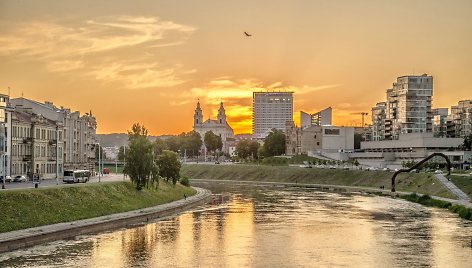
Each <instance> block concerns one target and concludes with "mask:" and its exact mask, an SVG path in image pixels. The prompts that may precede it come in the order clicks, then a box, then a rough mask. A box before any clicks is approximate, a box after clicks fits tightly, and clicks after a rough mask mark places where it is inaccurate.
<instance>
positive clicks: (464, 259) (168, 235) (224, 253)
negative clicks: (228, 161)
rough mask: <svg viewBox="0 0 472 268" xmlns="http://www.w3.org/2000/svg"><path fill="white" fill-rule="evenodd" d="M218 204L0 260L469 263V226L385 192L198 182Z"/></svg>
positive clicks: (64, 263)
mask: <svg viewBox="0 0 472 268" xmlns="http://www.w3.org/2000/svg"><path fill="white" fill-rule="evenodd" d="M198 186H202V187H206V188H209V189H210V190H212V192H213V193H222V194H221V195H215V196H214V200H213V202H212V203H213V204H209V205H206V206H204V207H200V208H196V209H194V210H192V211H188V212H186V213H182V214H180V215H177V216H175V217H169V218H165V219H161V220H158V221H155V222H152V223H147V224H143V225H139V226H135V227H131V228H127V229H121V230H114V231H110V232H107V233H100V234H94V235H86V236H80V237H76V238H75V239H71V240H62V241H56V242H53V243H49V244H46V245H40V246H36V247H32V248H28V249H24V250H17V251H13V252H8V253H4V254H1V255H0V267H470V265H471V263H472V248H471V245H470V244H471V238H472V223H471V222H469V221H465V220H462V219H460V218H459V217H457V216H456V215H455V214H452V213H450V212H448V211H447V210H443V209H437V208H428V207H424V206H421V205H419V204H415V203H410V202H407V201H403V200H398V199H392V198H388V197H379V196H366V195H362V194H339V193H330V192H319V191H313V190H310V189H303V188H266V187H255V186H252V185H233V184H229V183H227V184H218V185H214V184H200V185H198Z"/></svg>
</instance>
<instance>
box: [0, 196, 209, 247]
mask: <svg viewBox="0 0 472 268" xmlns="http://www.w3.org/2000/svg"><path fill="white" fill-rule="evenodd" d="M192 190H194V191H195V192H196V193H195V194H194V195H192V196H190V197H187V198H184V199H179V200H177V201H173V202H169V203H165V204H162V205H158V206H153V207H147V208H143V209H139V210H133V211H128V212H123V213H116V214H112V215H107V216H101V217H95V218H89V219H84V220H78V221H73V222H63V223H57V224H51V225H46V226H40V227H34V228H28V229H24V230H18V231H12V232H6V233H0V252H6V251H11V250H15V249H19V248H25V247H30V246H34V245H38V244H43V243H47V242H51V241H55V240H61V239H67V238H72V237H75V236H78V235H84V234H93V233H99V232H104V231H110V230H115V229H118V228H123V227H128V226H134V225H136V224H142V223H146V222H149V221H151V220H153V219H158V218H162V217H168V216H171V215H175V214H177V213H180V212H182V211H186V210H189V209H191V208H193V207H196V206H199V205H203V204H205V203H206V202H207V201H208V200H209V199H210V198H211V192H210V191H209V190H206V189H202V188H195V189H194V188H192Z"/></svg>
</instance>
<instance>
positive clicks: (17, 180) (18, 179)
mask: <svg viewBox="0 0 472 268" xmlns="http://www.w3.org/2000/svg"><path fill="white" fill-rule="evenodd" d="M13 181H14V182H26V181H27V180H26V177H25V176H23V175H17V176H15V178H14V179H13Z"/></svg>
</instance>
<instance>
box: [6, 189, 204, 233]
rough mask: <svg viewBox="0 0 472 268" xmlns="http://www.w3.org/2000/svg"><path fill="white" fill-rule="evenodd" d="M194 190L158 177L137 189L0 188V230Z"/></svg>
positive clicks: (146, 204) (115, 209)
mask: <svg viewBox="0 0 472 268" xmlns="http://www.w3.org/2000/svg"><path fill="white" fill-rule="evenodd" d="M184 193H185V194H186V195H187V196H190V195H194V194H195V193H196V191H195V190H194V189H192V188H189V187H184V186H182V185H180V184H177V185H175V186H173V185H172V184H168V183H166V182H163V181H161V183H160V184H159V188H158V189H143V190H141V191H137V190H136V189H135V187H134V186H133V185H132V184H131V183H129V182H116V183H100V184H98V183H94V184H84V185H80V186H79V185H74V186H69V187H68V186H62V187H51V188H39V189H21V190H9V191H1V192H0V200H1V201H0V202H1V210H0V232H8V231H12V230H19V229H25V228H30V227H35V226H41V225H48V224H54V223H59V222H69V221H74V220H80V219H86V218H93V217H98V216H103V215H109V214H114V213H119V212H125V211H131V210H136V209H141V208H145V207H151V206H156V205H160V204H164V203H168V202H171V201H175V200H178V199H182V198H183V195H184Z"/></svg>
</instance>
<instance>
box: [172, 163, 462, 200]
mask: <svg viewBox="0 0 472 268" xmlns="http://www.w3.org/2000/svg"><path fill="white" fill-rule="evenodd" d="M180 174H181V175H182V176H187V177H189V178H190V180H192V179H211V180H240V181H242V180H248V181H273V182H293V183H295V182H298V183H314V184H332V185H346V186H360V187H373V188H377V189H379V187H380V186H382V185H383V186H385V189H389V188H390V185H391V178H392V175H393V173H391V172H386V171H365V170H337V169H318V168H300V167H290V166H267V165H260V166H258V165H183V166H182V168H181V171H180ZM397 190H398V191H408V192H417V193H423V194H429V195H435V196H441V197H446V198H454V196H453V195H452V193H450V192H449V191H448V190H447V189H446V188H445V187H444V186H443V185H442V184H441V183H439V182H438V181H437V180H436V179H435V178H434V175H433V174H427V173H407V174H405V173H403V174H400V175H399V176H398V177H397Z"/></svg>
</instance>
